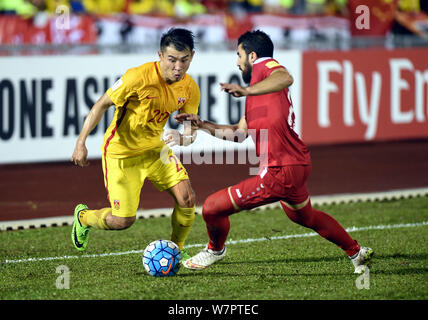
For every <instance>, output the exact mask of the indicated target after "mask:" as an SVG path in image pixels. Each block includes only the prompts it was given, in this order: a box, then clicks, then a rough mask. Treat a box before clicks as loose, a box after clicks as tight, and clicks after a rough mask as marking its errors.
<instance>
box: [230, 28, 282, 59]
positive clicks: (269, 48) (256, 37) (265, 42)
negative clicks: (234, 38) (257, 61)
mask: <svg viewBox="0 0 428 320" xmlns="http://www.w3.org/2000/svg"><path fill="white" fill-rule="evenodd" d="M240 44H242V49H244V51H245V53H246V54H247V55H248V54H250V53H251V52H253V51H254V52H255V53H256V54H257V57H259V58H262V57H273V42H272V40H271V39H270V37H269V36H268V35H267V34H266V33H264V32H263V31H261V30H254V31H247V32H245V33H244V34H242V35H241V36H240V37H239V39H238V46H239V45H240Z"/></svg>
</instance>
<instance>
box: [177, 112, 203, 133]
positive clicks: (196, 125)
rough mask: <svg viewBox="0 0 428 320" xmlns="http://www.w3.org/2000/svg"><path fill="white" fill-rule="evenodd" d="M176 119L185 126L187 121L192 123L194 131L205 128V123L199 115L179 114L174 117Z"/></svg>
mask: <svg viewBox="0 0 428 320" xmlns="http://www.w3.org/2000/svg"><path fill="white" fill-rule="evenodd" d="M174 119H175V120H176V121H177V122H179V123H181V124H183V123H184V122H185V121H190V123H191V126H192V130H198V129H202V126H203V121H202V120H201V118H199V116H198V115H197V114H190V113H179V114H177V115H176V116H174Z"/></svg>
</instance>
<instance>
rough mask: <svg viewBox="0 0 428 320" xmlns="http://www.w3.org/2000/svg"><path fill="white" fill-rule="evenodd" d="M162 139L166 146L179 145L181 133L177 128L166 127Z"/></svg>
mask: <svg viewBox="0 0 428 320" xmlns="http://www.w3.org/2000/svg"><path fill="white" fill-rule="evenodd" d="M163 141H164V142H165V143H166V145H167V146H168V147H173V146H177V145H180V141H181V134H180V132H178V131H177V130H174V129H168V130H166V131H165V132H164V135H163Z"/></svg>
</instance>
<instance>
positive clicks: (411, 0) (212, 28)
mask: <svg viewBox="0 0 428 320" xmlns="http://www.w3.org/2000/svg"><path fill="white" fill-rule="evenodd" d="M360 5H365V6H366V7H368V8H369V10H370V21H367V19H366V20H365V22H369V26H370V27H369V28H368V29H367V28H361V27H360V28H359V27H358V26H357V25H356V23H355V21H356V20H357V19H358V17H359V16H360V15H361V14H362V13H364V12H363V11H361V10H358V9H357V8H358V7H359V6H360ZM360 20H361V18H360ZM363 22H364V21H363ZM61 26H62V27H61ZM171 26H184V27H188V28H190V29H192V31H194V32H195V34H196V35H197V38H198V39H197V40H199V41H198V43H200V44H201V45H204V44H205V45H207V46H211V47H215V45H224V44H225V43H229V42H232V40H236V38H237V37H238V36H239V35H240V34H241V33H242V32H244V31H246V30H248V29H255V28H259V29H262V30H264V31H266V32H268V33H269V34H270V35H271V37H272V39H273V40H274V42H276V43H278V44H279V45H280V46H282V47H288V48H290V47H291V48H298V49H305V48H307V45H308V43H310V41H314V40H318V41H321V42H322V41H325V42H330V43H331V42H333V43H335V45H336V46H338V47H339V48H340V47H341V46H343V43H344V42H343V40H344V39H345V40H346V39H350V38H353V37H358V36H366V37H367V36H373V37H376V36H377V37H379V36H380V37H385V36H388V35H391V34H392V35H408V36H412V37H416V38H420V39H423V40H427V39H428V0H0V45H2V44H3V45H17V44H45V43H48V44H52V43H53V44H85V43H86V44H87V43H92V44H94V43H95V44H98V45H116V44H145V45H151V44H156V45H157V42H158V38H159V34H160V33H161V32H163V31H164V30H165V29H166V28H169V27H171ZM299 43H300V47H299Z"/></svg>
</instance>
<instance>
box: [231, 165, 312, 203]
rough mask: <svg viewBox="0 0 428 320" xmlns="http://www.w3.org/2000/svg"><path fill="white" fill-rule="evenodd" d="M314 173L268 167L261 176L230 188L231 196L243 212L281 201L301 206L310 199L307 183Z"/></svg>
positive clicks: (303, 167)
mask: <svg viewBox="0 0 428 320" xmlns="http://www.w3.org/2000/svg"><path fill="white" fill-rule="evenodd" d="M311 169H312V166H311V165H293V166H283V167H267V168H265V169H264V170H263V171H262V172H260V173H259V174H258V175H257V176H254V177H251V178H249V179H247V180H244V181H242V182H240V183H238V184H236V185H234V186H232V187H230V188H229V195H230V196H231V197H232V199H233V201H234V205H236V206H238V207H239V209H241V210H249V209H252V208H256V207H259V206H262V205H265V204H268V203H273V202H277V201H279V200H283V201H285V202H287V203H289V204H300V203H303V202H304V201H305V200H306V199H307V198H308V197H309V192H308V189H307V188H306V180H307V178H308V177H309V174H310V172H311Z"/></svg>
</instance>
